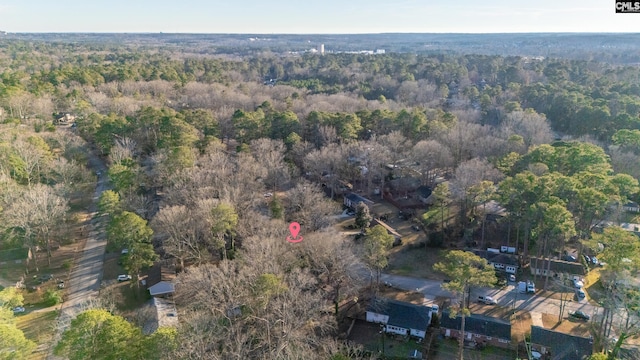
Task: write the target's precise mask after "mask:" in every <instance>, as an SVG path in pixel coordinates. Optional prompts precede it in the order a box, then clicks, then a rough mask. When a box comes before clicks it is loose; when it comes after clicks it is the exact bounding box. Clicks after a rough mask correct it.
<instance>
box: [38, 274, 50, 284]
mask: <svg viewBox="0 0 640 360" xmlns="http://www.w3.org/2000/svg"><path fill="white" fill-rule="evenodd" d="M51 279H53V275H51V274H43V275H40V277H39V278H38V280H40V283H41V284H42V283H45V282H47V281H49V280H51Z"/></svg>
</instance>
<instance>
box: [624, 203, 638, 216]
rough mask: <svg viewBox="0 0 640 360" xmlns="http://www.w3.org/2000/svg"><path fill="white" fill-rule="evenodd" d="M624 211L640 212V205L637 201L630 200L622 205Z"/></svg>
mask: <svg viewBox="0 0 640 360" xmlns="http://www.w3.org/2000/svg"><path fill="white" fill-rule="evenodd" d="M622 209H623V210H624V211H628V212H634V213H638V212H640V205H638V203H637V202H633V201H629V202H628V203H626V204H624V205H623V206H622Z"/></svg>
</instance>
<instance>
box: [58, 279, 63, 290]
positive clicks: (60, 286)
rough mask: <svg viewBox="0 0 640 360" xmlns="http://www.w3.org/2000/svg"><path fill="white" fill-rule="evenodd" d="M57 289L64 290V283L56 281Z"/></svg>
mask: <svg viewBox="0 0 640 360" xmlns="http://www.w3.org/2000/svg"><path fill="white" fill-rule="evenodd" d="M58 289H64V281H63V280H58Z"/></svg>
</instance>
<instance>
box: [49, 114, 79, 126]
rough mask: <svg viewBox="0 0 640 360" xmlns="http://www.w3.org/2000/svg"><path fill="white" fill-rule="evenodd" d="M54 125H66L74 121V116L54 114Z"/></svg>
mask: <svg viewBox="0 0 640 360" xmlns="http://www.w3.org/2000/svg"><path fill="white" fill-rule="evenodd" d="M54 118H55V123H56V124H68V123H71V122H74V121H75V120H76V116H75V115H73V114H71V113H57V114H54Z"/></svg>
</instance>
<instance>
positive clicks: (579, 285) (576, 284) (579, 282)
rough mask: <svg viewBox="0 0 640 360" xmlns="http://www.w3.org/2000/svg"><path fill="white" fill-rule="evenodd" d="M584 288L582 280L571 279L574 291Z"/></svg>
mask: <svg viewBox="0 0 640 360" xmlns="http://www.w3.org/2000/svg"><path fill="white" fill-rule="evenodd" d="M583 286H584V283H583V282H582V280H580V279H577V278H576V279H573V287H574V288H576V289H582V287H583Z"/></svg>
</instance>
